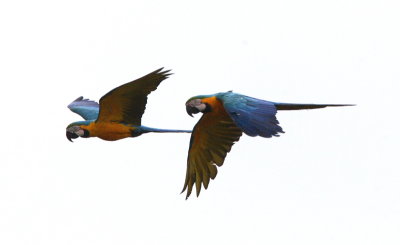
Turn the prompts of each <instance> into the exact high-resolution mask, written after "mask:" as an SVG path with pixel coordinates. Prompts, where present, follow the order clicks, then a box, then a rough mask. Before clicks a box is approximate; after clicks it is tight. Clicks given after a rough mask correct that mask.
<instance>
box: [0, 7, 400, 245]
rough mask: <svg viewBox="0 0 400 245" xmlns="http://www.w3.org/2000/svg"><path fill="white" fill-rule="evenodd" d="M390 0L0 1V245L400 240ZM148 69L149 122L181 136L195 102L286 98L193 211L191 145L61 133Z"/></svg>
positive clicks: (397, 37) (171, 139)
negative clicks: (82, 107) (299, 106)
mask: <svg viewBox="0 0 400 245" xmlns="http://www.w3.org/2000/svg"><path fill="white" fill-rule="evenodd" d="M399 11H400V9H399V6H398V1H365V0H364V1H349V0H346V1H310V0H305V1H248V0H246V1H197V2H191V1H112V2H111V1H109V2H107V1H44V0H39V1H4V2H1V3H0V28H1V29H0V32H1V37H0V69H1V71H0V83H1V85H0V86H1V88H0V89H1V90H0V92H1V96H0V100H1V101H0V102H1V114H2V116H1V122H0V123H1V148H0V244H7V245H13V244H24V245H29V244H52V245H54V244H57V245H63V244H74V245H75V244H85V245H87V244H96V245H101V244H119V245H125V244H174V245H178V244H193V245H196V244H307V245H309V244H400V236H399V234H400V233H399V231H400V161H399V156H398V154H399V152H398V151H399V143H398V140H399V136H400V134H399V130H398V127H399V123H400V122H399V117H398V113H399V106H398V100H399V97H398V96H399V92H400V85H399V79H400V72H399V67H400V59H399V57H400V48H399V45H400V34H399V23H400V17H399ZM159 67H166V68H168V69H173V72H174V75H173V76H171V77H170V78H169V79H167V80H165V81H164V82H163V83H162V84H161V85H160V86H159V88H158V90H157V91H156V92H154V93H152V94H151V95H150V96H149V103H148V105H147V110H146V112H145V114H144V116H143V124H144V125H146V126H151V127H160V128H181V129H191V128H192V127H193V125H194V124H195V123H196V122H197V120H198V118H199V117H196V118H195V119H193V118H190V117H188V116H187V115H186V112H185V107H184V102H185V101H186V100H187V99H188V98H190V97H191V96H194V95H198V94H210V93H215V92H221V91H227V90H234V91H236V92H239V93H242V94H246V95H249V96H253V97H257V98H262V99H266V100H272V101H280V102H297V103H355V104H357V106H356V107H351V108H328V109H321V110H309V111H289V112H279V113H278V119H279V121H280V123H281V126H282V127H283V128H284V130H285V131H286V133H285V134H283V135H282V136H281V137H279V138H273V139H264V138H259V137H258V138H251V137H248V136H244V137H242V138H241V140H240V141H239V142H238V143H237V144H235V146H234V147H233V148H232V152H231V153H229V154H228V157H227V158H226V161H225V164H224V166H223V167H222V168H219V174H218V176H217V178H216V179H215V180H214V181H212V182H211V183H210V186H209V189H208V190H206V191H203V192H202V193H201V195H200V197H199V198H196V197H195V196H192V197H191V198H190V199H189V200H188V201H185V198H184V197H185V196H184V195H183V194H182V195H179V193H180V190H181V188H182V187H183V183H184V177H185V171H186V154H187V149H188V144H189V137H190V135H189V134H148V135H143V136H141V137H138V138H132V139H124V140H121V141H117V142H106V141H102V140H99V139H97V138H92V139H77V140H76V141H75V142H74V143H70V142H69V141H67V139H66V138H65V128H66V126H67V125H68V124H69V123H71V122H73V121H77V120H80V118H79V116H78V115H76V114H73V113H72V112H70V111H69V110H68V109H67V107H66V106H67V105H68V104H69V103H70V102H71V101H72V100H74V99H75V98H77V97H78V96H81V95H83V96H85V97H87V98H90V99H94V100H98V99H99V98H100V97H101V96H102V95H103V94H105V93H106V92H108V91H109V90H111V89H112V88H114V87H116V86H119V85H121V84H123V83H125V82H128V81H130V80H133V79H136V78H138V77H140V76H143V75H145V74H147V73H149V72H151V71H153V70H155V69H157V68H159Z"/></svg>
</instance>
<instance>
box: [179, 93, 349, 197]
mask: <svg viewBox="0 0 400 245" xmlns="http://www.w3.org/2000/svg"><path fill="white" fill-rule="evenodd" d="M328 106H350V105H348V104H292V103H276V102H270V101H265V100H261V99H256V98H252V97H249V96H246V95H242V94H237V93H233V92H231V91H229V92H226V93H217V94H212V95H199V96H195V97H192V98H190V99H189V100H188V101H187V102H186V111H187V113H188V114H189V115H190V116H192V114H196V113H199V112H202V113H203V116H202V117H201V118H200V120H199V121H198V122H197V124H196V125H195V126H194V128H193V132H192V135H191V138H190V145H189V152H188V158H187V170H186V179H185V184H184V187H183V190H182V192H184V191H185V190H186V189H187V194H186V199H187V198H188V197H189V196H190V194H191V192H192V188H193V185H194V184H196V192H197V193H196V194H197V196H199V194H200V190H201V185H202V184H203V186H204V188H205V189H207V187H208V184H209V182H210V179H214V178H215V176H216V175H217V172H218V171H217V166H218V167H220V166H222V164H223V163H224V160H225V157H226V154H227V153H228V152H229V151H230V150H231V147H232V145H233V144H234V142H236V141H238V140H239V138H240V136H242V133H245V134H247V135H249V136H261V137H266V138H270V137H272V136H279V133H284V132H283V130H282V128H281V126H279V122H278V120H277V119H276V116H275V115H276V113H277V110H302V109H317V108H324V107H328Z"/></svg>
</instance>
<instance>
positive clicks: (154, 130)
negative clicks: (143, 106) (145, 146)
mask: <svg viewBox="0 0 400 245" xmlns="http://www.w3.org/2000/svg"><path fill="white" fill-rule="evenodd" d="M140 132H141V133H191V132H192V130H181V129H161V128H150V127H146V126H140Z"/></svg>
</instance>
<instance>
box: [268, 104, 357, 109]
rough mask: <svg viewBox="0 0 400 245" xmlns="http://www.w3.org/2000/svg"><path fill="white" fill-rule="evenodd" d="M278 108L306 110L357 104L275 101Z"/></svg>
mask: <svg viewBox="0 0 400 245" xmlns="http://www.w3.org/2000/svg"><path fill="white" fill-rule="evenodd" d="M274 105H275V107H276V109H277V110H304V109H318V108H325V107H338V106H355V105H353V104H292V103H274Z"/></svg>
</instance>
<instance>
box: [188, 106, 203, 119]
mask: <svg viewBox="0 0 400 245" xmlns="http://www.w3.org/2000/svg"><path fill="white" fill-rule="evenodd" d="M186 112H187V114H188V115H189V116H191V117H193V115H192V114H197V113H199V112H200V110H199V109H197V108H196V107H194V106H191V105H186Z"/></svg>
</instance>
